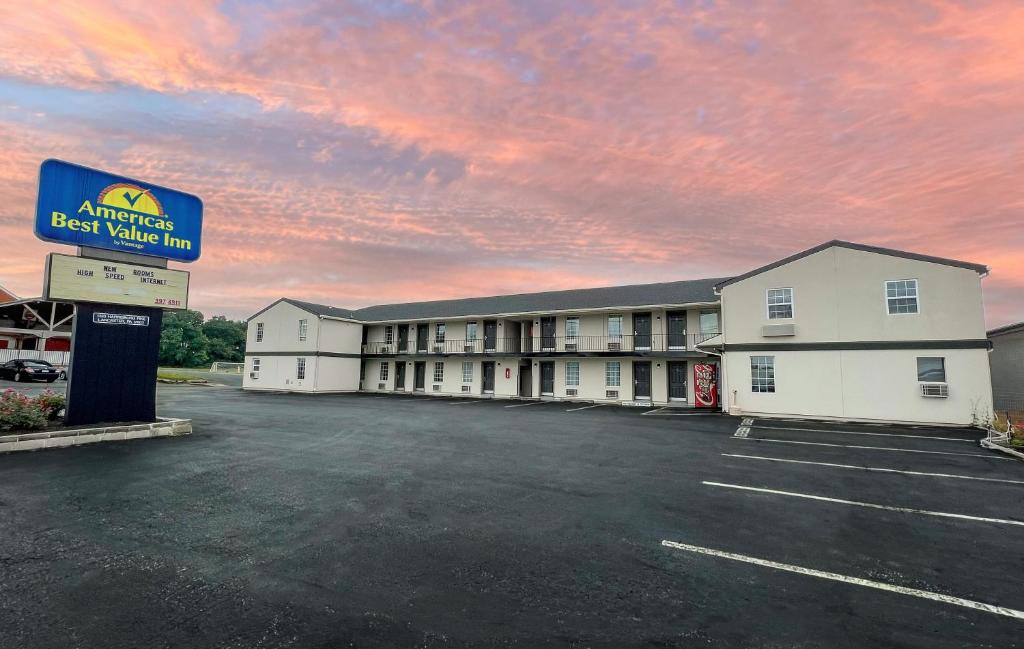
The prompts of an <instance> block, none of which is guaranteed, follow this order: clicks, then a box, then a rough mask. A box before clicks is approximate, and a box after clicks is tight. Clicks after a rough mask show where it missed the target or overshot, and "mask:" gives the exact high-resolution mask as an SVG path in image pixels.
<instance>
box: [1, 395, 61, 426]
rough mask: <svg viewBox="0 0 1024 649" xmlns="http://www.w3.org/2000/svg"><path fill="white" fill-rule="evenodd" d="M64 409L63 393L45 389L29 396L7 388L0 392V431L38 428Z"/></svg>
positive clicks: (52, 419)
mask: <svg viewBox="0 0 1024 649" xmlns="http://www.w3.org/2000/svg"><path fill="white" fill-rule="evenodd" d="M63 410H64V395H62V394H58V393H56V392H52V391H50V390H47V391H46V392H43V393H42V394H40V395H39V396H37V397H30V396H28V395H26V394H23V393H21V392H18V391H17V390H14V389H13V388H9V389H7V390H5V391H4V392H2V393H0V431H2V432H8V431H12V430H13V431H17V430H40V429H43V428H46V427H47V425H49V424H50V422H54V421H56V420H57V419H58V418H59V417H60V413H61V412H62V411H63Z"/></svg>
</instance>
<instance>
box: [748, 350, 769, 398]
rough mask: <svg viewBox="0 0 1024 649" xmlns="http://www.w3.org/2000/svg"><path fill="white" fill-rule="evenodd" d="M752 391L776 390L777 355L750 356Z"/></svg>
mask: <svg viewBox="0 0 1024 649" xmlns="http://www.w3.org/2000/svg"><path fill="white" fill-rule="evenodd" d="M750 390H751V392H775V357H774V356H751V357H750Z"/></svg>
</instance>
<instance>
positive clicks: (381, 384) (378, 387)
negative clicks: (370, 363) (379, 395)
mask: <svg viewBox="0 0 1024 649" xmlns="http://www.w3.org/2000/svg"><path fill="white" fill-rule="evenodd" d="M387 387H388V384H387V383H378V384H377V389H378V390H383V389H385V388H387Z"/></svg>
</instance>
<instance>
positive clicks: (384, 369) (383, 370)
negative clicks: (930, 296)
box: [380, 361, 389, 381]
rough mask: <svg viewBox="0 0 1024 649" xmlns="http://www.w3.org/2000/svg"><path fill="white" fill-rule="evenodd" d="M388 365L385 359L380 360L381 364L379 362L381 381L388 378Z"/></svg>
mask: <svg viewBox="0 0 1024 649" xmlns="http://www.w3.org/2000/svg"><path fill="white" fill-rule="evenodd" d="M388 365H389V363H388V362H387V361H381V364H380V380H381V381H387V380H388Z"/></svg>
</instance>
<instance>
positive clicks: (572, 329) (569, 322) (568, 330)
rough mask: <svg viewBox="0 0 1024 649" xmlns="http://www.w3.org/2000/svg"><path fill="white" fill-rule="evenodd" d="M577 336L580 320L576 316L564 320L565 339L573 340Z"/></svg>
mask: <svg viewBox="0 0 1024 649" xmlns="http://www.w3.org/2000/svg"><path fill="white" fill-rule="evenodd" d="M579 335H580V319H579V318H578V317H576V316H569V317H568V318H566V319H565V337H566V338H567V339H575V338H576V337H577V336H579ZM570 342H572V341H570Z"/></svg>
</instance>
